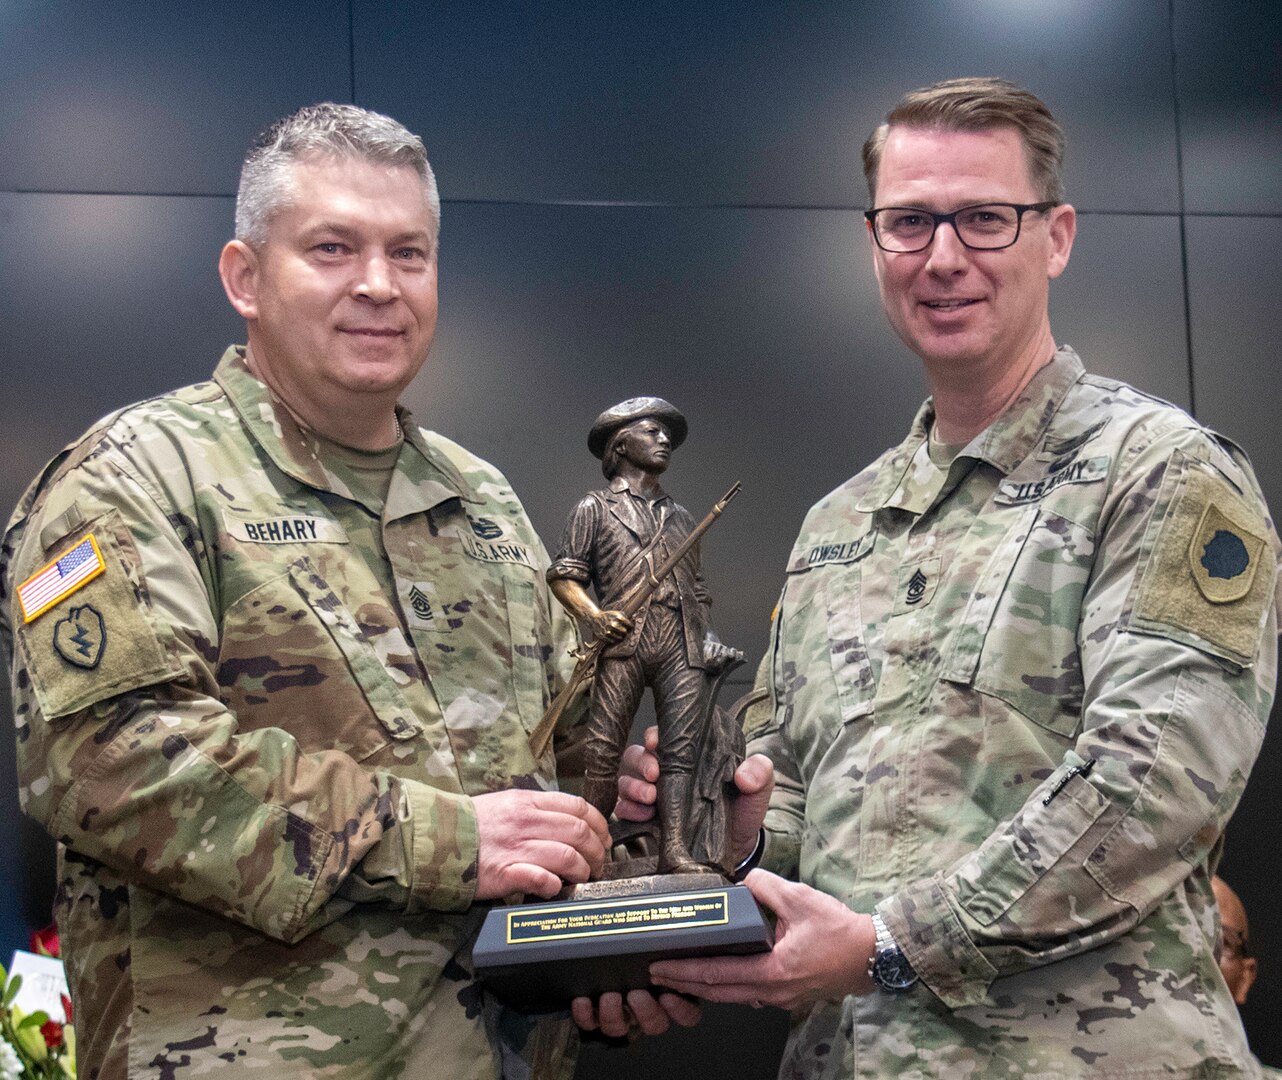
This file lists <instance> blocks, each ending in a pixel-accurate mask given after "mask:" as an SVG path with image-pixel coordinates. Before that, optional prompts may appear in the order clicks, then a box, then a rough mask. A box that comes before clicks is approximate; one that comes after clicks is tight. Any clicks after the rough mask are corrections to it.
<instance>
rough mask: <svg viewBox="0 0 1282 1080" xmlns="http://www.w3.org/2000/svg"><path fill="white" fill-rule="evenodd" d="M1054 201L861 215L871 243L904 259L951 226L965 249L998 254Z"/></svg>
mask: <svg viewBox="0 0 1282 1080" xmlns="http://www.w3.org/2000/svg"><path fill="white" fill-rule="evenodd" d="M1058 205H1059V202H1058V201H1057V200H1054V199H1052V200H1050V201H1048V202H1039V203H979V204H977V205H975V206H963V207H961V208H959V209H957V210H954V211H953V212H952V213H951V214H939V213H936V212H935V211H934V210H923V209H922V208H921V207H920V206H880V207H877V208H875V209H873V210H866V211H864V217H865V218H867V219H868V222H869V224H870V225H872V235H873V239H874V240H876V241H877V246H878V247H879V248H881V250H882V251H889V252H892V253H894V254H897V255H906V254H909V253H911V252H914V251H924V250H925V249H926V248H928V247H930V242H931V241H932V240H934V239H935V230H936V229H938V228H939V226H941V225H951V226H952V227H953V231H954V232H955V233H956V234H957V239H958V240H960V241H961V242H962V243H963V244H964V245H965V246H966V247H968V248H973V249H974V250H975V251H1000V250H1001V249H1002V248H1008V247H1010V246H1011V244H1013V243H1014V242H1015V241H1016V240H1018V239H1019V227H1020V225H1021V224H1023V221H1024V215H1025V214H1027V213H1028V212H1029V211H1035V212H1036V213H1039V214H1040V213H1044V212H1045V211H1047V210H1049V209H1050V208H1051V207H1053V206H1058Z"/></svg>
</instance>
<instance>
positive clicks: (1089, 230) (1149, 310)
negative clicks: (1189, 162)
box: [1051, 214, 1189, 409]
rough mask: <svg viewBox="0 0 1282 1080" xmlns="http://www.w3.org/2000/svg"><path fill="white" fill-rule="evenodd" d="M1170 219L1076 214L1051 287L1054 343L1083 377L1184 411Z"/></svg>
mask: <svg viewBox="0 0 1282 1080" xmlns="http://www.w3.org/2000/svg"><path fill="white" fill-rule="evenodd" d="M1181 277H1182V275H1181V268H1180V225H1179V218H1177V217H1175V216H1171V217H1162V216H1141V215H1127V216H1123V215H1117V214H1083V215H1081V216H1080V217H1079V218H1078V223H1077V241H1076V242H1075V243H1074V245H1073V255H1072V258H1071V259H1070V260H1069V264H1068V269H1067V270H1066V271H1064V273H1063V275H1062V276H1061V277H1060V278H1059V280H1057V281H1054V282H1052V283H1051V328H1052V329H1053V330H1054V332H1055V340H1056V341H1059V342H1064V343H1067V344H1069V345H1072V346H1073V347H1074V348H1075V349H1076V350H1077V351H1078V353H1079V354H1081V357H1082V360H1083V361H1084V362H1085V364H1086V367H1087V369H1088V370H1090V371H1094V372H1096V373H1097V374H1100V375H1107V376H1109V377H1110V378H1114V379H1122V380H1123V381H1125V382H1128V383H1131V384H1132V385H1133V386H1136V387H1138V388H1139V389H1141V390H1143V391H1145V392H1146V393H1149V394H1153V395H1155V396H1157V397H1160V398H1163V399H1164V400H1166V401H1171V402H1174V403H1175V404H1176V405H1179V406H1180V407H1181V408H1184V409H1187V408H1188V407H1189V385H1188V383H1189V380H1188V345H1187V341H1186V337H1185V333H1184V292H1183V284H1182V280H1181Z"/></svg>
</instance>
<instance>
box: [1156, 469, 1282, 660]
mask: <svg viewBox="0 0 1282 1080" xmlns="http://www.w3.org/2000/svg"><path fill="white" fill-rule="evenodd" d="M1168 492H1169V494H1167V493H1168ZM1168 499H1169V500H1170V501H1169V502H1167V506H1169V510H1167V511H1166V512H1165V513H1164V514H1163V513H1161V509H1162V507H1161V504H1162V503H1163V502H1166V501H1167V500H1168ZM1158 504H1159V506H1158V512H1159V515H1160V516H1159V517H1157V518H1155V520H1154V523H1153V525H1152V526H1150V529H1149V533H1150V537H1149V538H1146V541H1145V546H1146V547H1148V546H1149V544H1151V545H1152V546H1151V548H1149V552H1148V554H1147V555H1143V554H1142V555H1141V561H1142V563H1143V565H1142V566H1141V572H1140V575H1139V577H1138V579H1137V586H1138V592H1137V594H1136V597H1135V602H1134V608H1133V610H1132V614H1131V618H1130V623H1131V625H1132V626H1133V627H1134V628H1135V629H1137V630H1141V631H1146V632H1148V633H1155V634H1160V635H1162V636H1164V637H1170V638H1173V639H1175V640H1177V641H1183V642H1185V643H1186V644H1190V645H1193V646H1195V647H1197V648H1200V649H1203V650H1206V651H1208V652H1211V653H1212V654H1214V655H1216V656H1220V657H1222V658H1224V659H1226V660H1229V661H1232V662H1233V663H1236V664H1240V665H1250V664H1251V663H1252V662H1253V661H1254V659H1255V655H1256V652H1257V651H1258V648H1259V643H1260V636H1261V634H1262V632H1263V616H1264V610H1265V608H1266V607H1267V606H1268V605H1269V604H1271V603H1273V585H1274V571H1275V565H1276V555H1275V553H1274V549H1273V544H1272V542H1271V541H1270V539H1269V527H1268V523H1267V522H1266V521H1265V519H1264V515H1263V513H1262V511H1261V509H1260V507H1259V506H1258V505H1257V504H1256V503H1255V502H1253V501H1251V500H1248V499H1246V498H1243V497H1242V496H1241V495H1239V494H1238V493H1237V492H1236V491H1235V490H1233V488H1232V486H1231V485H1230V484H1229V483H1228V481H1227V480H1225V479H1223V478H1222V477H1221V476H1219V474H1217V473H1215V472H1213V471H1212V470H1209V469H1206V468H1205V467H1201V466H1198V465H1196V464H1193V463H1191V462H1188V463H1185V464H1184V465H1183V467H1180V465H1178V464H1175V463H1173V465H1172V467H1171V468H1170V469H1168V471H1167V477H1166V480H1165V481H1164V482H1163V485H1162V493H1161V494H1159V497H1158ZM1154 533H1155V535H1153V534H1154Z"/></svg>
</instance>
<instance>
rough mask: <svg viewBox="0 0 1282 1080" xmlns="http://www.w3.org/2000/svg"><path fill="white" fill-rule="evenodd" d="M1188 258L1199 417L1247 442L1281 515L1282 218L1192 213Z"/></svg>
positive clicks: (1244, 443)
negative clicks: (1281, 336) (1279, 317)
mask: <svg viewBox="0 0 1282 1080" xmlns="http://www.w3.org/2000/svg"><path fill="white" fill-rule="evenodd" d="M1188 263H1189V311H1190V324H1191V327H1192V332H1193V360H1194V383H1195V388H1196V393H1197V412H1198V419H1200V420H1202V421H1203V422H1204V423H1206V424H1209V425H1210V426H1211V427H1213V428H1216V429H1217V430H1219V431H1222V432H1223V433H1224V434H1226V435H1228V436H1229V437H1231V438H1233V439H1235V440H1237V441H1238V442H1240V443H1241V444H1242V445H1243V446H1244V447H1246V449H1247V451H1248V452H1249V453H1250V454H1251V460H1252V461H1253V462H1254V463H1255V471H1256V474H1257V475H1258V476H1259V478H1260V484H1261V485H1262V486H1263V488H1264V493H1265V495H1266V496H1267V497H1268V499H1269V502H1270V504H1271V505H1272V507H1273V511H1274V513H1275V514H1277V513H1279V512H1280V511H1282V452H1279V451H1280V450H1282V440H1279V437H1278V393H1277V386H1278V339H1277V329H1276V325H1275V324H1276V311H1277V302H1278V296H1279V294H1280V293H1282V218H1215V217H1212V218H1198V217H1191V218H1189V221H1188Z"/></svg>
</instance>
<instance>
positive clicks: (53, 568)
mask: <svg viewBox="0 0 1282 1080" xmlns="http://www.w3.org/2000/svg"><path fill="white" fill-rule="evenodd" d="M106 569H107V564H106V562H105V561H104V560H103V557H102V552H101V551H100V550H98V541H97V540H95V539H94V535H93V533H89V534H87V535H86V536H85V537H84V539H82V540H80V541H78V542H77V543H76V544H75V546H74V547H72V549H71V550H70V551H68V552H67V553H66V554H65V555H63V556H62V557H61V558H58V559H55V560H54V561H53V562H51V563H50V564H49V565H48V566H46V567H45V568H44V569H43V570H38V571H36V573H34V574H32V575H31V577H29V578H27V580H26V581H24V582H23V583H22V584H21V585H19V586H18V604H19V606H20V607H21V608H22V621H23V622H24V623H29V622H31V620H32V619H34V618H36V617H37V616H39V615H43V614H44V613H45V612H46V611H48V610H49V609H50V608H51V607H53V606H54V605H55V604H57V603H60V602H61V601H63V600H65V599H66V598H67V597H68V596H70V595H71V594H72V593H73V592H75V591H76V590H77V589H79V588H81V587H83V586H84V585H87V584H88V583H89V582H91V581H92V580H93V579H94V578H96V577H97V576H98V575H99V574H101V573H102V572H103V571H104V570H106Z"/></svg>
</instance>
